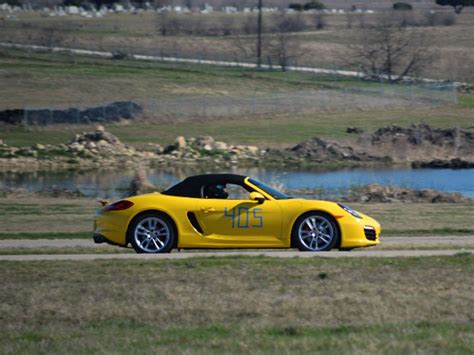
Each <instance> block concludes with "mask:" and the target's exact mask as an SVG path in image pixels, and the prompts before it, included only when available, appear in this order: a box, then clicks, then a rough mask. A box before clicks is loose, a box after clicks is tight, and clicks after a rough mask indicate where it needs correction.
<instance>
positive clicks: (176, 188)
mask: <svg viewBox="0 0 474 355" xmlns="http://www.w3.org/2000/svg"><path fill="white" fill-rule="evenodd" d="M245 178H246V176H242V175H235V174H206V175H195V176H190V177H188V178H186V179H184V180H183V181H181V182H179V183H177V184H176V185H173V186H171V187H170V188H168V189H167V190H165V191H163V192H162V194H163V195H170V196H181V197H194V198H201V197H203V196H202V188H203V186H207V185H217V184H226V183H227V184H236V185H240V186H243V187H244V188H245V187H246V186H245V182H244V180H245Z"/></svg>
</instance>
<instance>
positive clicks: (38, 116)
mask: <svg viewBox="0 0 474 355" xmlns="http://www.w3.org/2000/svg"><path fill="white" fill-rule="evenodd" d="M142 113H143V108H142V107H141V106H140V105H138V104H137V103H135V102H131V101H117V102H113V103H111V104H109V105H105V106H96V107H90V108H86V109H78V108H68V109H64V110H50V109H31V110H24V109H15V110H5V111H0V123H6V124H12V125H40V126H44V125H50V124H57V123H74V124H77V123H94V122H116V121H120V120H122V119H124V120H132V119H135V118H138V117H139V116H141V115H142Z"/></svg>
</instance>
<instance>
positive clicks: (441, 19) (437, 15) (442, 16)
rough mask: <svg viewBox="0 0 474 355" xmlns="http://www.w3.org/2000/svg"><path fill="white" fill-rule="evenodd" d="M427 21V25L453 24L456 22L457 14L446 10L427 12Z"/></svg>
mask: <svg viewBox="0 0 474 355" xmlns="http://www.w3.org/2000/svg"><path fill="white" fill-rule="evenodd" d="M425 21H426V25H427V26H452V25H454V24H455V23H456V16H454V14H452V13H445V12H426V13H425Z"/></svg>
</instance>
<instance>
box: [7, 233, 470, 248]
mask: <svg viewBox="0 0 474 355" xmlns="http://www.w3.org/2000/svg"><path fill="white" fill-rule="evenodd" d="M381 241H382V244H383V245H384V246H393V247H395V246H397V245H400V246H404V245H423V246H439V245H443V246H446V247H449V245H466V246H467V245H469V246H472V247H473V248H474V235H467V236H465V235H463V236H459V235H458V236H420V237H401V236H396V237H395V236H394V237H385V238H382V240H381ZM74 247H82V248H88V247H90V248H104V247H108V245H107V244H95V243H94V242H93V241H92V239H36V240H32V239H23V240H22V239H5V240H0V249H1V248H74Z"/></svg>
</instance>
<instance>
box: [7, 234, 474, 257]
mask: <svg viewBox="0 0 474 355" xmlns="http://www.w3.org/2000/svg"><path fill="white" fill-rule="evenodd" d="M382 243H383V244H384V245H390V246H397V245H423V246H439V245H443V246H446V249H441V250H440V249H438V250H377V249H375V250H374V249H372V250H371V249H370V248H369V249H358V250H354V251H352V252H343V251H331V252H322V253H305V252H299V251H295V250H290V249H288V250H271V251H269V250H261V251H255V250H251V251H250V250H249V251H242V250H239V251H237V250H232V251H221V250H217V251H202V252H195V251H193V252H186V251H183V252H173V253H170V254H159V255H150V254H133V253H132V254H35V255H0V261H39V260H97V259H142V260H143V259H146V260H161V259H187V258H193V257H212V256H213V257H223V256H260V255H265V256H270V257H277V258H293V257H302V258H311V257H325V258H341V257H414V256H443V255H455V254H458V253H461V252H463V253H470V254H474V236H421V237H386V238H383V239H382ZM456 244H458V245H459V244H462V245H466V246H468V249H453V250H450V249H449V246H450V245H456ZM471 246H472V247H471ZM51 247H53V248H54V247H57V248H73V247H92V248H104V247H107V245H106V244H94V243H93V242H92V240H87V239H38V240H26V239H24V240H13V239H10V240H0V249H1V248H51Z"/></svg>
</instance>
